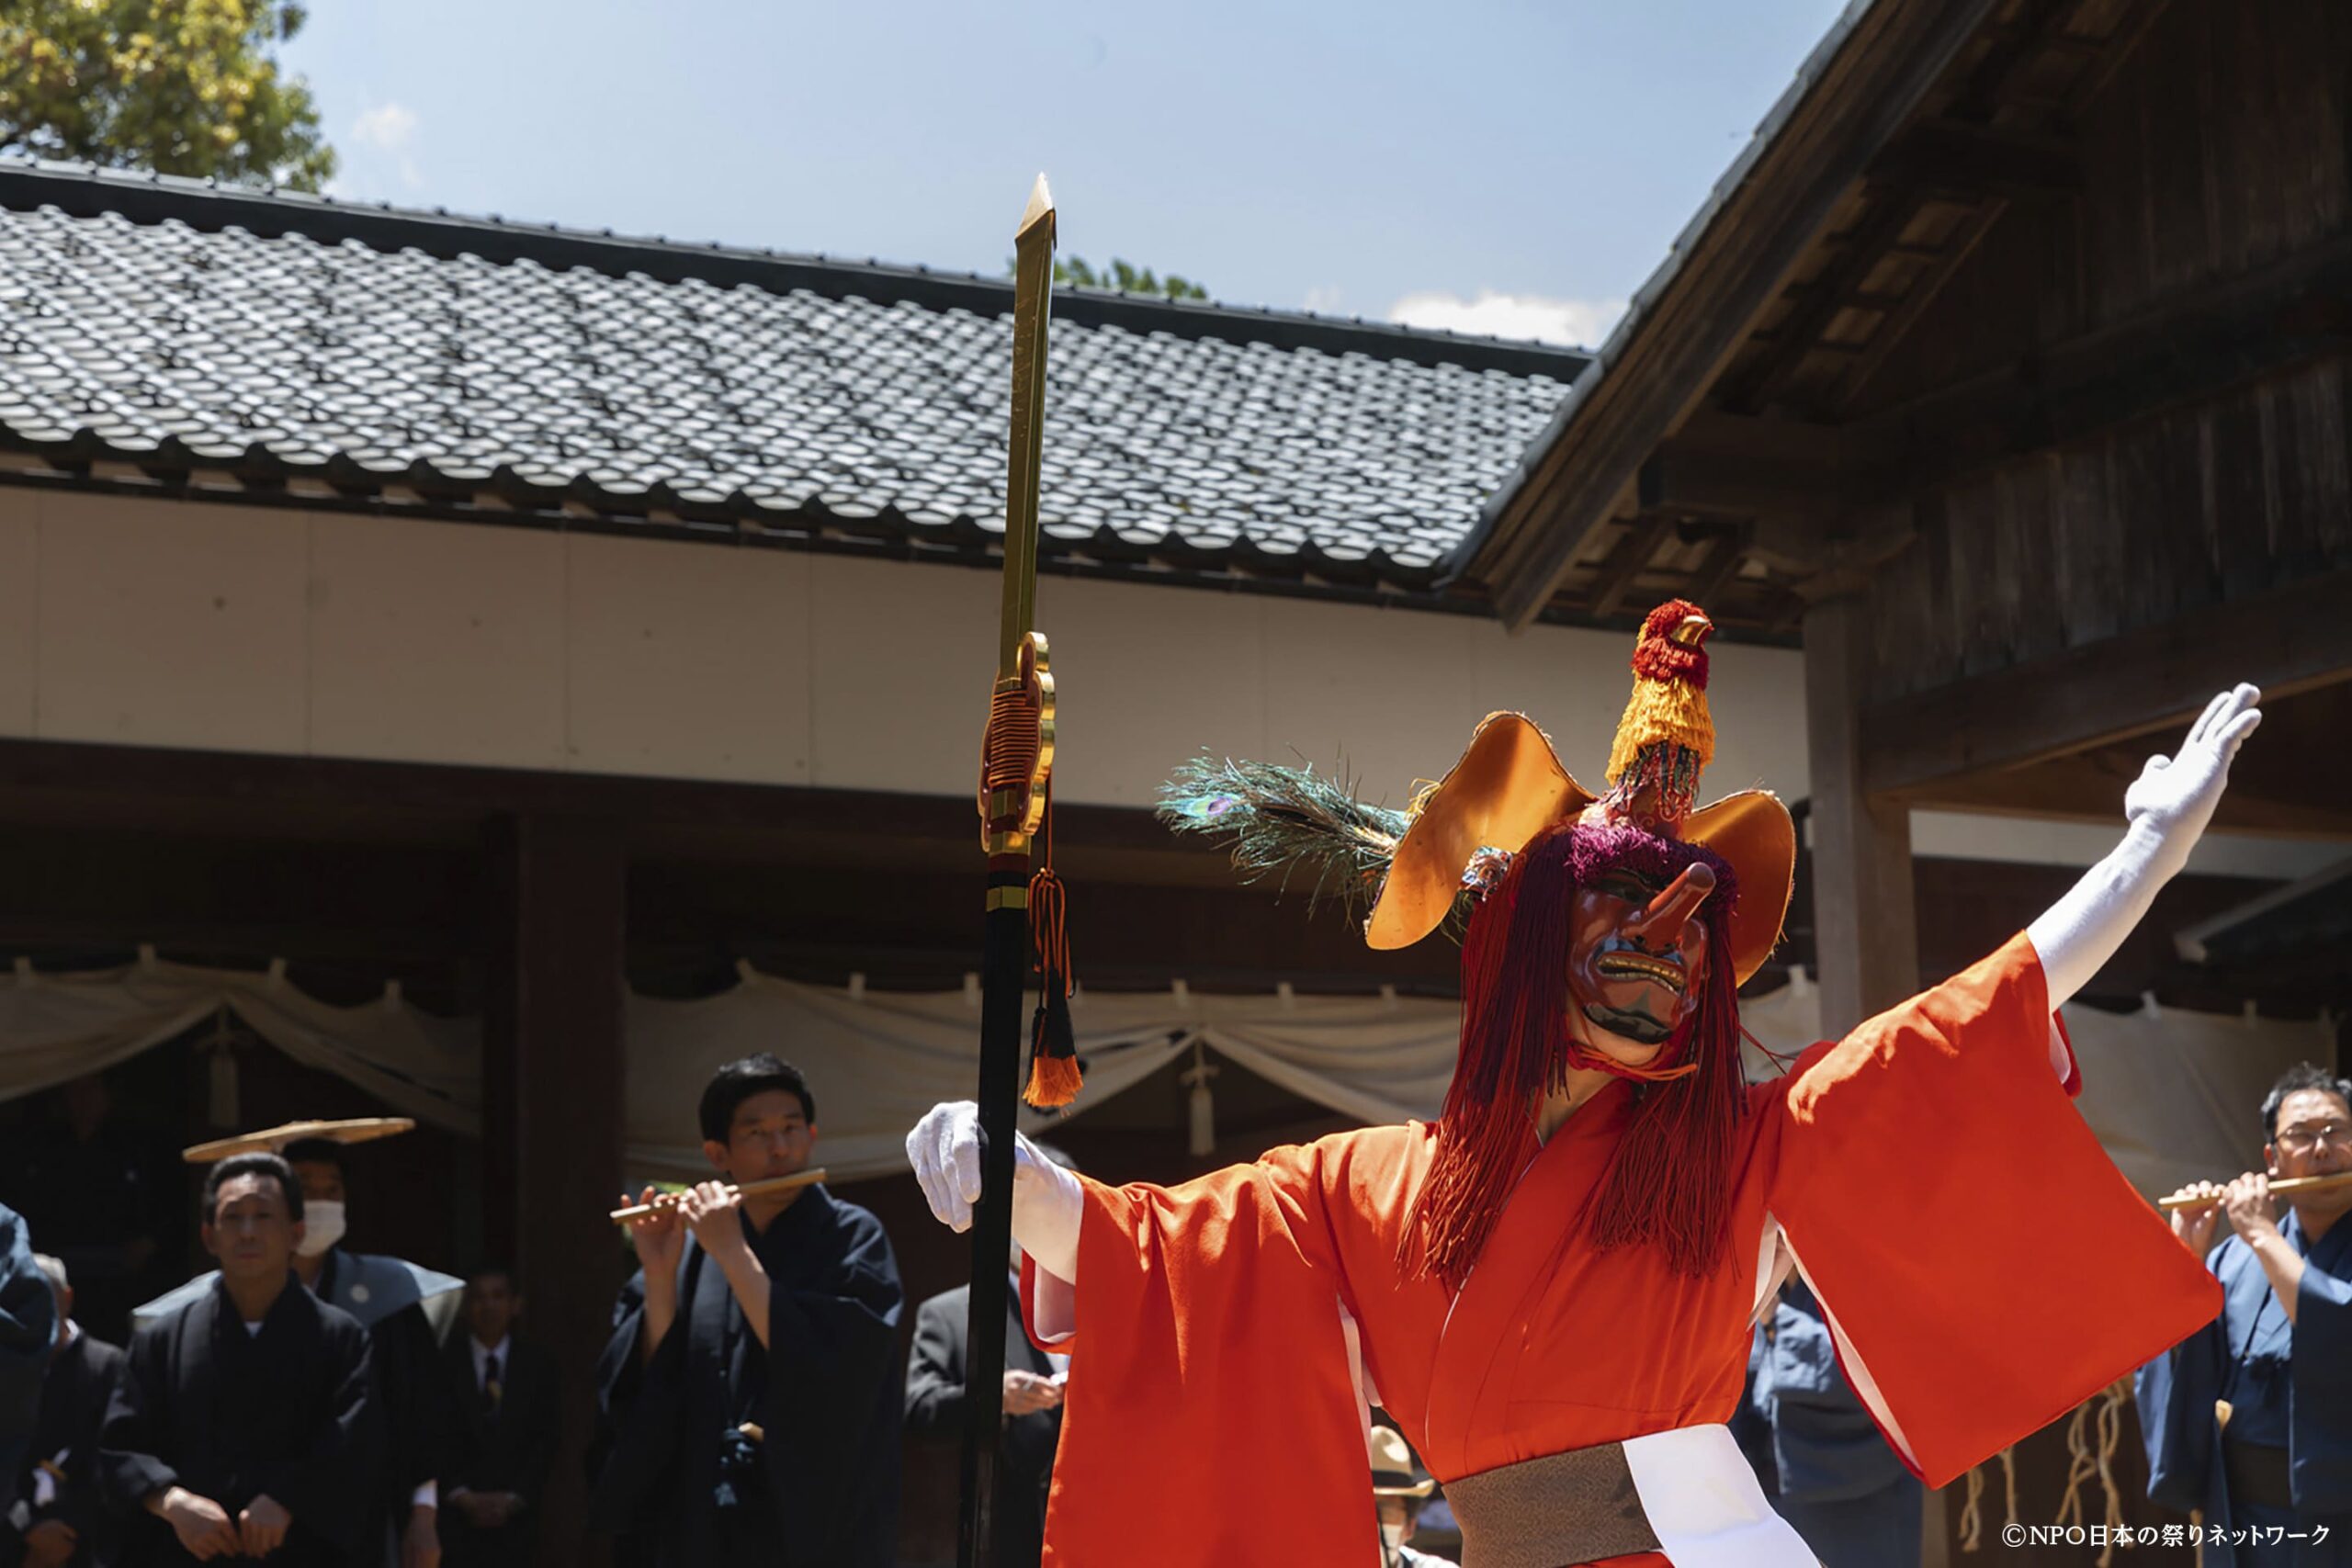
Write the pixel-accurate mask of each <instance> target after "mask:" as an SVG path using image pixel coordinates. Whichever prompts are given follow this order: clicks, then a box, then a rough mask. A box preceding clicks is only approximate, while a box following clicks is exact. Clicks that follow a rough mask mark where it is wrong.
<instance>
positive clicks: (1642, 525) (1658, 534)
mask: <svg viewBox="0 0 2352 1568" xmlns="http://www.w3.org/2000/svg"><path fill="white" fill-rule="evenodd" d="M1673 532H1674V519H1673V518H1671V517H1649V518H1645V519H1643V520H1642V521H1640V522H1637V523H1635V524H1634V525H1633V526H1632V527H1631V528H1628V529H1627V530H1626V531H1625V536H1624V537H1623V539H1621V540H1619V541H1618V544H1617V547H1616V548H1615V549H1613V550H1611V551H1610V552H1609V559H1608V561H1607V563H1606V564H1604V565H1603V566H1602V567H1601V569H1600V577H1599V579H1597V580H1596V581H1594V583H1593V588H1592V613H1593V614H1594V615H1600V616H1608V615H1615V614H1616V613H1617V611H1618V609H1619V608H1620V607H1621V606H1622V605H1623V604H1624V603H1625V596H1626V595H1627V594H1629V593H1631V592H1633V591H1634V580H1635V579H1636V578H1638V577H1640V576H1641V574H1642V573H1643V572H1644V571H1645V570H1648V568H1649V564H1650V562H1651V561H1652V560H1653V559H1655V558H1657V547H1659V546H1660V545H1662V544H1664V543H1666V537H1667V536H1668V534H1671V533H1673Z"/></svg>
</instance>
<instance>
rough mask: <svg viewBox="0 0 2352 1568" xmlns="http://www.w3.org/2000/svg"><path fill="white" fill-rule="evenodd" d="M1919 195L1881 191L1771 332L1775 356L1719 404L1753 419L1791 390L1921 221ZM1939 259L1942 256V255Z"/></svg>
mask: <svg viewBox="0 0 2352 1568" xmlns="http://www.w3.org/2000/svg"><path fill="white" fill-rule="evenodd" d="M1918 211H1919V199H1918V197H1917V193H1916V192H1914V191H1912V190H1910V189H1908V188H1905V187H1904V186H1882V187H1881V188H1880V189H1879V191H1878V193H1877V195H1876V196H1875V197H1874V198H1873V201H1872V205H1871V209H1870V211H1869V212H1867V213H1866V214H1864V215H1863V217H1862V219H1861V220H1860V221H1859V222H1857V223H1856V224H1855V225H1854V227H1853V228H1852V229H1851V230H1850V231H1848V232H1847V234H1846V235H1845V237H1844V238H1842V239H1840V240H1838V241H1837V242H1836V243H1837V245H1838V254H1836V255H1835V256H1834V257H1833V258H1832V259H1831V260H1830V262H1829V264H1828V265H1826V267H1824V268H1823V269H1822V272H1821V276H1818V277H1816V278H1815V279H1814V282H1813V286H1812V288H1811V291H1810V292H1808V293H1807V294H1806V296H1805V297H1804V299H1800V300H1799V301H1798V302H1797V304H1796V306H1795V308H1794V309H1792V310H1790V312H1789V314H1788V316H1787V318H1786V319H1785V320H1784V321H1781V323H1780V325H1778V326H1777V327H1775V328H1774V329H1773V335H1774V339H1775V343H1776V344H1777V348H1776V352H1774V353H1773V354H1771V355H1767V356H1765V357H1763V358H1759V359H1758V360H1756V361H1755V362H1754V363H1752V364H1751V365H1749V366H1748V367H1747V368H1746V369H1745V370H1744V371H1743V372H1742V373H1741V374H1740V375H1739V376H1738V377H1736V378H1726V384H1725V385H1724V386H1722V387H1719V388H1718V389H1717V392H1716V401H1717V402H1718V403H1719V404H1721V405H1722V406H1723V407H1724V408H1726V409H1730V410H1732V411H1733V412H1737V413H1750V414H1752V413H1755V412H1758V410H1760V409H1762V408H1763V407H1764V406H1765V405H1766V404H1768V403H1770V401H1771V400H1772V397H1773V395H1774V394H1775V393H1777V392H1778V391H1780V389H1781V388H1782V387H1785V386H1787V385H1788V383H1789V381H1790V378H1792V377H1793V376H1795V374H1796V373H1797V370H1798V367H1801V366H1802V365H1804V360H1805V356H1806V355H1808V354H1810V353H1811V352H1812V351H1813V349H1814V348H1815V345H1816V344H1817V343H1818V342H1819V340H1820V337H1821V333H1822V331H1823V329H1825V328H1826V327H1827V326H1828V325H1829V323H1830V321H1832V320H1833V319H1835V318H1836V316H1837V314H1838V311H1840V310H1844V309H1845V308H1846V299H1847V296H1848V295H1849V294H1850V293H1851V292H1852V291H1853V290H1855V289H1857V288H1860V287H1861V286H1862V282H1863V280H1864V279H1865V278H1867V277H1869V276H1870V275H1871V272H1872V271H1874V270H1875V269H1876V268H1877V266H1878V264H1879V262H1880V260H1881V259H1882V258H1883V256H1884V255H1885V254H1886V250H1887V247H1888V246H1890V245H1893V244H1894V243H1897V242H1899V241H1900V240H1901V239H1902V238H1903V231H1905V230H1906V229H1908V228H1909V227H1910V226H1911V220H1912V219H1913V218H1915V217H1917V215H1918ZM1938 254H1940V252H1939V253H1938Z"/></svg>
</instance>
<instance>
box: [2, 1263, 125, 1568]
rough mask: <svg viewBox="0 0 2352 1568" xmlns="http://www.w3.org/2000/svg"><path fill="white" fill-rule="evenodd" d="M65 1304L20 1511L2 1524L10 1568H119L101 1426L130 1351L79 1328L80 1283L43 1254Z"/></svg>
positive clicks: (22, 1481)
mask: <svg viewBox="0 0 2352 1568" xmlns="http://www.w3.org/2000/svg"><path fill="white" fill-rule="evenodd" d="M33 1262H34V1263H35V1264H36V1265H37V1266H39V1268H40V1271H41V1272H42V1273H43V1274H44V1275H46V1276H48V1279H49V1290H50V1294H51V1297H52V1298H54V1299H55V1301H56V1303H57V1342H56V1345H55V1347H54V1348H52V1349H51V1351H50V1353H49V1370H48V1371H46V1372H44V1373H43V1374H42V1375H41V1384H40V1416H38V1417H37V1418H36V1419H35V1421H34V1423H33V1434H32V1437H33V1442H32V1449H31V1450H30V1451H29V1452H28V1453H27V1454H26V1455H25V1464H24V1468H23V1471H22V1472H21V1473H20V1474H19V1475H18V1477H17V1480H18V1486H17V1503H16V1506H14V1507H12V1508H10V1509H9V1510H8V1513H7V1516H6V1520H5V1522H0V1564H6V1568H111V1565H112V1564H113V1562H115V1559H116V1557H117V1555H118V1554H119V1552H118V1544H117V1543H118V1538H119V1535H120V1533H121V1531H120V1529H119V1523H120V1521H119V1520H118V1519H117V1518H116V1517H114V1515H113V1513H112V1512H111V1511H110V1510H108V1509H107V1507H106V1506H104V1504H103V1502H102V1501H101V1499H100V1498H99V1496H98V1485H97V1459H98V1427H99V1426H100V1425H101V1424H102V1423H103V1422H104V1421H105V1420H106V1414H107V1400H109V1399H110V1398H112V1397H113V1395H114V1384H115V1378H116V1375H117V1374H118V1373H119V1371H121V1369H122V1352H121V1351H120V1350H119V1349H118V1348H115V1347H114V1346H112V1345H109V1344H107V1342H106V1341H105V1340H103V1339H99V1338H96V1337H93V1336H91V1335H88V1334H85V1333H84V1332H83V1331H82V1325H80V1324H78V1323H76V1322H74V1281H73V1280H72V1278H71V1277H70V1276H69V1275H68V1274H67V1273H66V1271H65V1265H64V1263H63V1262H62V1261H61V1260H59V1259H57V1258H50V1257H46V1256H44V1255H41V1254H35V1255H34V1258H33Z"/></svg>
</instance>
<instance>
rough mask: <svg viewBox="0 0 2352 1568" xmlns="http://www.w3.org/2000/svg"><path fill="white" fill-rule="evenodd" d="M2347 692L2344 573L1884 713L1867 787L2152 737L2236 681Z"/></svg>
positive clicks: (1929, 693) (1914, 785) (1905, 788)
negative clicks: (2342, 686) (2343, 685)
mask: <svg viewBox="0 0 2352 1568" xmlns="http://www.w3.org/2000/svg"><path fill="white" fill-rule="evenodd" d="M1808 644H1809V639H1808ZM2346 680H2352V571H2337V572H2332V573H2329V574H2327V575H2325V576H2323V577H2317V578H2312V579H2309V580H2307V581H2301V582H2298V583H2295V584H2293V585H2291V586H2290V587H2287V588H2282V589H2279V590H2277V591H2275V592H2270V593H2267V594H2262V595H2259V596H2256V597H2252V598H2246V599H2240V600H2236V601H2234V602H2231V603H2226V604H2217V605H2214V606H2212V607H2211V608H2209V609H2203V610H2198V611H2194V612H2191V613H2190V614H2188V615H2180V616H2177V617H2176V618H2175V619H2173V620H2171V621H2167V622H2165V623H2164V624H2163V625H2161V626H2147V627H2143V628H2142V629H2140V630H2137V631H2131V632H2125V633H2123V634H2122V635H2120V636H2118V637H2107V638H2105V639H2103V640H2101V641H2098V642H2094V643H2086V644H2085V645H2083V646H2082V647H2079V648H2074V649H2067V650H2066V651H2065V652H2064V653H2060V654H2055V655H2052V657H2050V658H2048V659H2039V660H2032V661H2030V662H2029V663H2025V664H2018V665H2013V666H2011V667H2010V668H2008V669H2007V670H2000V671H1994V672H1992V673H1990V674H1985V675H1980V676H1977V677H1975V678H1973V679H1972V680H1966V681H1959V682H1951V683H1950V684H1946V685H1942V686H1934V687H1929V688H1928V689H1927V690H1925V691H1920V692H1915V693H1913V694H1910V695H1909V696H1906V697H1902V698H1899V699H1897V700H1896V701H1894V702H1891V703H1885V704H1883V705H1879V706H1877V707H1874V708H1872V709H1871V710H1870V711H1869V712H1868V713H1867V714H1865V715H1863V716H1862V734H1863V750H1864V761H1863V764H1862V787H1863V788H1864V789H1865V790H1867V791H1869V792H1870V793H1871V794H1872V795H1891V796H1900V797H1903V798H1906V799H1907V798H1910V797H1912V796H1914V795H1920V794H1922V793H1926V792H1930V791H1934V790H1939V789H1948V788H1949V787H1950V786H1951V784H1954V783H1955V782H1956V781H1960V780H1963V779H1969V778H1973V777H1977V776H1980V775H1983V774H1987V773H1999V772H2002V771H2004V770H2007V769H2012V768H2022V767H2026V766H2028V765H2030V764H2031V763H2035V762H2040V761H2045V760H2046V759H2049V758H2052V757H2062V756H2065V755H2067V754H2069V753H2071V752H2076V751H2083V750H2088V749H2090V748H2091V747H2094V746H2099V745H2104V744H2106V743H2107V742H2109V741H2112V740H2119V739H2125V738H2127V737H2130V736H2134V735H2143V734H2146V733H2147V732H2148V731H2150V730H2153V729H2161V728H2165V727H2167V726H2170V725H2173V724H2177V723H2179V722H2181V721H2182V720H2184V719H2186V718H2188V717H2191V716H2194V715H2195V714H2196V713H2197V712H2198V711H2199V709H2201V708H2202V707H2203V706H2204V705H2205V704H2206V702H2207V701H2208V700H2209V699H2210V698H2211V696H2212V695H2213V694H2214V693H2216V692H2218V691H2221V690H2222V689H2223V688H2225V687H2227V686H2229V685H2231V684H2233V682H2239V681H2252V682H2255V683H2256V684H2257V685H2259V686H2261V687H2262V688H2263V690H2264V693H2265V694H2266V695H2267V696H2268V697H2271V698H2280V697H2285V696H2288V695H2290V694H2294V693H2296V692H2301V691H2310V690H2313V689H2315V688H2317V687H2321V686H2325V685H2332V684H2334V683H2335V682H2340V681H2346Z"/></svg>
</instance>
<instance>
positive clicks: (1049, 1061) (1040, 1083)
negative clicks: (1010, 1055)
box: [1021, 1051, 1085, 1111]
mask: <svg viewBox="0 0 2352 1568" xmlns="http://www.w3.org/2000/svg"><path fill="white" fill-rule="evenodd" d="M1084 1087H1085V1080H1084V1077H1083V1075H1081V1074H1080V1071H1079V1067H1078V1058H1077V1057H1076V1056H1049V1055H1046V1054H1045V1053H1044V1052H1042V1051H1035V1052H1032V1053H1031V1054H1030V1056H1029V1087H1028V1088H1027V1089H1023V1090H1022V1091H1021V1098H1022V1099H1023V1100H1027V1101H1028V1102H1029V1105H1030V1108H1031V1109H1033V1110H1036V1111H1058V1110H1060V1109H1061V1108H1062V1107H1063V1106H1065V1105H1068V1104H1069V1102H1070V1101H1072V1100H1076V1099H1077V1098H1078V1091H1079V1090H1080V1089H1082V1088H1084Z"/></svg>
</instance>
